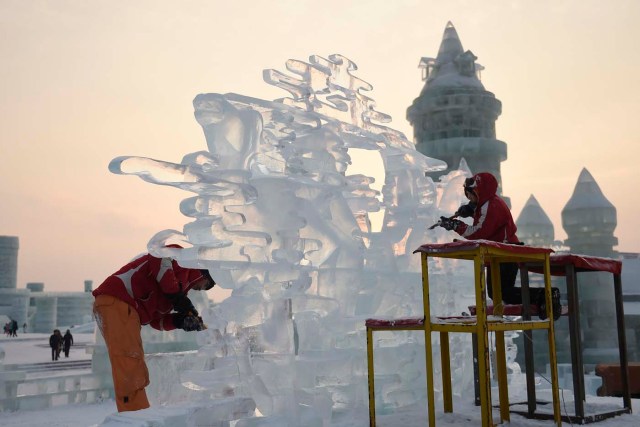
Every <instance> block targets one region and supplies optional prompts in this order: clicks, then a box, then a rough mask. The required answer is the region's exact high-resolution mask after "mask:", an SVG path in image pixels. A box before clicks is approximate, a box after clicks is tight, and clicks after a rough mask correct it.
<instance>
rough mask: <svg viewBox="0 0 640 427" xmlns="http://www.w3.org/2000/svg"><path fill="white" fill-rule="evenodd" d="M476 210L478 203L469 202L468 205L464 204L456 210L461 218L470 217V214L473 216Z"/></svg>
mask: <svg viewBox="0 0 640 427" xmlns="http://www.w3.org/2000/svg"><path fill="white" fill-rule="evenodd" d="M475 211H476V204H475V203H467V204H466V205H462V206H460V207H459V208H458V210H457V211H456V216H459V217H460V218H469V217H470V216H473V213H474V212H475Z"/></svg>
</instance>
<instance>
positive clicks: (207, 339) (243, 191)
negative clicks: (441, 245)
mask: <svg viewBox="0 0 640 427" xmlns="http://www.w3.org/2000/svg"><path fill="white" fill-rule="evenodd" d="M286 68H287V71H288V73H283V72H280V71H276V70H266V71H265V72H264V79H265V81H266V82H267V83H269V84H272V85H275V86H277V87H279V88H282V89H284V90H286V91H287V92H288V93H289V95H288V96H287V97H284V98H282V99H277V100H275V101H267V100H262V99H257V98H251V97H248V96H244V95H238V94H234V93H229V94H224V95H223V94H203V95H198V96H197V97H196V98H195V100H194V101H193V105H194V108H195V117H196V120H197V121H198V123H199V124H200V125H201V126H202V128H203V130H204V134H205V138H206V142H207V149H206V150H203V151H199V152H196V153H190V154H187V155H185V156H184V158H183V159H182V162H181V163H178V164H176V163H171V162H167V161H161V160H154V159H150V158H141V157H118V158H116V159H114V160H113V161H112V162H111V164H110V165H109V168H110V170H111V171H112V172H114V173H117V174H134V175H138V176H139V177H140V178H142V179H144V180H145V181H148V182H151V183H155V184H161V185H170V186H174V187H178V188H181V189H183V190H187V191H189V192H190V193H193V195H192V196H191V197H188V198H186V199H185V200H183V201H182V203H181V204H180V211H181V212H182V213H183V214H184V215H186V216H187V217H190V218H192V221H191V222H189V223H188V224H186V225H185V226H184V228H183V230H182V232H179V231H176V230H165V231H162V232H159V233H158V234H157V235H156V236H154V237H153V238H152V239H151V241H150V242H149V250H150V251H151V252H152V253H154V254H155V255H158V256H174V257H176V258H177V259H178V260H179V261H180V262H181V263H182V264H183V265H185V266H199V267H200V268H202V267H206V268H209V270H210V271H211V273H212V275H213V277H214V278H215V279H216V281H217V282H218V286H220V287H222V288H226V289H230V290H232V293H231V296H230V297H229V298H227V299H226V300H224V301H223V302H222V303H220V304H218V305H216V306H215V307H214V308H213V309H212V310H211V311H209V312H208V313H204V317H205V321H206V323H207V324H208V325H209V329H208V330H207V331H204V332H200V333H199V338H198V339H199V343H200V345H201V347H200V349H199V350H198V353H197V357H196V361H195V362H193V363H191V364H190V365H188V366H183V368H182V369H181V371H180V372H179V373H178V375H179V381H180V382H181V383H182V385H183V386H184V388H183V389H182V391H181V393H180V396H181V397H183V398H188V399H189V400H191V401H193V400H199V399H201V400H203V401H204V400H211V399H229V398H231V397H236V398H238V399H245V400H246V399H247V398H250V399H253V401H254V402H255V405H256V408H257V410H256V414H258V415H262V416H263V417H264V418H262V420H263V421H262V422H264V423H266V424H264V425H271V424H268V423H272V422H276V423H279V424H278V425H286V424H285V422H284V421H283V420H286V423H288V425H291V426H300V425H319V426H320V425H324V426H326V425H329V424H330V422H331V419H332V417H335V416H339V415H340V414H344V415H346V416H348V415H349V413H350V412H351V411H362V410H363V409H364V410H366V407H367V381H366V379H367V371H366V360H367V358H366V336H365V327H364V322H365V319H367V318H370V317H385V318H398V317H408V316H421V315H422V312H423V310H422V297H421V295H422V294H421V292H422V291H421V275H420V257H419V256H418V255H413V254H412V252H413V250H414V249H416V248H417V247H418V246H420V245H421V244H423V243H427V242H434V241H436V240H440V241H450V240H451V238H453V237H454V236H453V235H452V234H449V233H448V232H446V231H444V230H442V229H438V230H434V231H429V230H427V229H428V227H429V226H430V225H431V224H433V223H434V222H435V221H436V220H437V218H438V217H439V216H440V215H444V214H448V215H450V214H451V212H454V211H455V209H456V208H457V207H458V206H459V205H460V204H461V203H462V202H463V200H462V197H463V196H462V192H461V191H460V188H461V186H462V182H463V180H464V178H465V177H467V176H469V175H470V173H469V170H468V168H467V167H466V164H464V162H463V164H462V165H461V166H460V169H459V170H457V171H454V172H452V173H450V174H448V175H447V176H445V177H444V178H442V179H441V180H440V181H439V182H437V183H434V182H433V181H432V180H431V178H428V177H426V176H425V172H427V171H435V170H442V169H444V168H445V164H444V163H443V162H442V161H439V160H435V159H431V158H428V157H425V156H424V155H422V154H420V153H419V152H417V151H416V150H415V148H414V145H413V144H412V143H411V142H410V141H408V140H407V138H406V137H405V136H404V135H403V134H402V133H401V132H399V131H396V130H394V129H392V128H390V127H387V126H385V125H383V123H388V122H390V121H391V118H390V116H388V115H386V114H384V113H381V112H379V111H377V110H376V105H375V102H374V101H373V99H372V98H370V97H368V96H367V95H366V94H365V93H367V92H369V91H371V89H372V86H371V85H370V84H368V83H367V82H365V81H363V80H361V79H359V78H358V77H356V76H355V75H354V72H355V70H356V69H357V67H356V64H355V63H353V62H352V61H350V60H349V59H347V58H345V57H343V56H340V55H331V56H329V58H328V59H325V58H322V57H319V56H311V57H310V59H309V62H308V63H307V62H303V61H298V60H289V61H287V63H286ZM354 149H361V150H371V151H374V152H377V153H379V155H380V156H381V159H382V163H383V165H384V174H385V175H384V176H385V181H384V185H383V187H382V194H380V193H379V192H378V191H376V190H374V189H372V187H371V184H372V183H373V181H374V180H373V178H371V177H368V176H364V175H360V174H358V175H349V174H348V171H349V169H348V167H349V165H350V164H351V156H350V153H352V152H353V151H352V150H354ZM380 210H382V211H383V212H384V219H383V221H382V225H381V228H380V230H373V229H372V225H371V219H370V214H372V213H374V212H378V211H380ZM167 242H181V243H182V245H183V246H184V247H185V248H186V249H185V250H182V251H177V250H175V249H170V248H165V247H164V246H165V244H166V243H167ZM431 268H432V269H431V274H432V287H431V302H432V310H433V311H434V312H435V313H434V314H460V313H461V312H463V311H467V306H468V305H469V304H470V303H472V301H473V289H472V288H471V287H469V285H468V284H469V283H470V282H472V280H471V279H470V277H471V268H470V266H466V265H464V263H459V262H456V261H443V260H441V261H437V262H436V261H434V262H433V265H432V266H431ZM463 283H465V284H466V287H465V286H462V284H463ZM462 335H464V336H462ZM467 335H468V334H453V335H452V337H451V355H452V359H453V360H452V364H451V366H452V367H454V369H453V376H454V385H455V387H456V389H455V390H454V392H455V393H456V394H458V395H460V394H465V393H466V394H467V395H468V393H469V390H473V387H472V386H471V385H472V358H471V345H470V343H469V341H470V338H469V337H468V336H467ZM375 337H376V350H375V351H376V353H375V355H376V375H379V378H378V379H377V381H376V398H377V405H378V406H377V407H378V410H381V411H384V410H385V409H386V410H392V409H393V408H397V407H403V406H406V405H411V404H413V403H415V402H417V401H420V400H423V399H424V398H425V395H426V383H425V379H424V366H425V363H424V357H425V356H424V347H423V342H424V337H423V336H421V334H419V333H416V332H399V333H394V334H390V333H379V334H376V336H375ZM434 338H436V337H435V336H434ZM434 347H435V348H434V351H435V352H436V353H435V354H439V348H438V341H437V339H436V340H435V343H434ZM435 360H436V364H439V357H436V358H435ZM437 378H439V375H436V379H437ZM154 381H155V382H159V383H162V379H161V378H157V379H154V380H153V381H152V386H153V382H154ZM439 387H440V385H439V384H438V383H436V388H437V389H439ZM436 392H437V393H439V390H436ZM177 394H178V393H176V392H175V391H174V392H173V397H174V398H173V400H172V401H175V396H176V395H177ZM165 397H166V396H165ZM160 400H162V399H160ZM166 400H167V401H168V400H169V399H168V398H167V399H166ZM245 400H243V402H244V401H245ZM423 401H424V400H423ZM270 420H271V421H270ZM257 421H259V420H255V419H254V420H253V421H252V422H251V423H249V424H246V423H247V422H248V421H241V422H238V423H237V424H236V425H237V426H242V425H245V424H246V425H247V426H248V425H252V426H253V425H258V424H256V422H257ZM243 422H244V423H245V424H242V423H243ZM260 425H262V424H260Z"/></svg>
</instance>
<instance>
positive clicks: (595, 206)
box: [562, 168, 618, 257]
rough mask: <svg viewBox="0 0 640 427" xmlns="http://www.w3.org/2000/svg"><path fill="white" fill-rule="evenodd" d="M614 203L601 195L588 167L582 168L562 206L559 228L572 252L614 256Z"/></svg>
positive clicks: (615, 221) (615, 222) (615, 238)
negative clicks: (563, 231) (570, 193)
mask: <svg viewBox="0 0 640 427" xmlns="http://www.w3.org/2000/svg"><path fill="white" fill-rule="evenodd" d="M617 225H618V219H617V212H616V208H615V206H613V204H611V202H610V201H609V200H607V198H606V197H605V196H604V194H603V193H602V190H601V189H600V186H599V185H598V183H597V182H596V180H595V179H594V178H593V176H592V175H591V173H589V171H588V170H587V168H583V169H582V171H581V172H580V176H579V177H578V182H577V183H576V186H575V188H574V190H573V195H572V196H571V198H570V199H569V201H568V202H567V204H566V205H565V206H564V208H563V209H562V227H563V228H564V230H565V231H566V232H567V236H568V238H567V240H566V242H565V244H566V245H567V246H569V248H570V249H571V252H574V253H582V254H587V255H596V256H604V257H614V256H615V251H614V250H613V247H614V246H616V245H617V244H618V238H617V237H615V236H614V235H613V231H614V230H615V228H616V226H617Z"/></svg>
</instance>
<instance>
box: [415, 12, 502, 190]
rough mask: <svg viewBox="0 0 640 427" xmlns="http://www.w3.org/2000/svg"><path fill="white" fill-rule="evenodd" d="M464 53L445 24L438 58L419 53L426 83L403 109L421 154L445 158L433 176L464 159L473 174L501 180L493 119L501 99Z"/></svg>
mask: <svg viewBox="0 0 640 427" xmlns="http://www.w3.org/2000/svg"><path fill="white" fill-rule="evenodd" d="M476 59H477V57H476V56H475V55H474V54H473V53H472V52H471V51H470V50H467V51H465V50H464V49H463V47H462V42H461V41H460V37H459V36H458V32H457V31H456V29H455V27H454V26H453V24H452V23H451V22H448V23H447V26H446V27H445V30H444V34H443V36H442V42H441V44H440V49H439V50H438V55H437V56H436V58H428V57H423V58H421V60H420V63H419V65H418V67H419V68H421V69H422V70H423V75H422V78H423V80H424V81H425V85H424V88H423V89H422V92H421V93H420V96H419V97H418V98H416V99H415V100H414V101H413V104H412V105H411V106H410V107H409V108H408V109H407V119H408V120H409V122H410V123H411V126H413V129H414V131H413V134H414V143H415V144H416V149H417V150H418V151H420V152H421V153H423V154H425V155H427V156H429V157H434V158H437V159H441V160H444V161H445V162H447V165H448V169H446V170H445V171H442V172H433V173H430V174H429V176H431V177H432V178H434V179H435V178H437V177H439V176H441V175H445V174H447V173H449V172H451V171H452V170H454V169H455V168H456V167H457V165H458V164H459V163H460V160H461V159H462V158H464V159H466V161H467V163H468V164H469V167H470V169H471V172H472V173H477V172H490V173H492V174H493V175H495V177H496V178H497V179H498V183H499V184H500V186H499V188H498V193H499V194H502V177H501V173H500V163H501V162H503V161H504V160H506V159H507V145H506V144H505V143H504V142H502V141H499V140H497V139H496V130H495V122H496V120H497V118H498V116H499V115H500V114H501V112H502V103H501V102H500V101H499V100H498V99H496V97H495V95H494V94H493V93H491V92H489V91H487V90H485V88H484V86H483V85H482V82H481V81H480V76H479V74H480V71H481V70H482V69H483V67H482V66H481V65H479V64H476V62H475V61H476Z"/></svg>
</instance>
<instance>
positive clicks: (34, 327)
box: [0, 236, 93, 333]
mask: <svg viewBox="0 0 640 427" xmlns="http://www.w3.org/2000/svg"><path fill="white" fill-rule="evenodd" d="M19 248H20V243H19V239H18V237H15V236H0V315H5V316H7V318H11V319H14V320H16V321H17V322H18V326H19V328H20V331H22V330H23V325H24V324H26V325H27V331H28V332H41V333H50V332H51V331H52V330H53V329H55V328H57V327H60V328H63V327H70V326H73V325H79V324H82V323H86V322H90V321H91V319H92V314H91V312H92V306H93V296H92V295H91V281H90V280H88V281H85V284H84V286H85V289H84V292H44V283H27V285H26V288H25V289H19V288H18V287H17V276H18V252H19ZM87 287H88V288H87Z"/></svg>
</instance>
